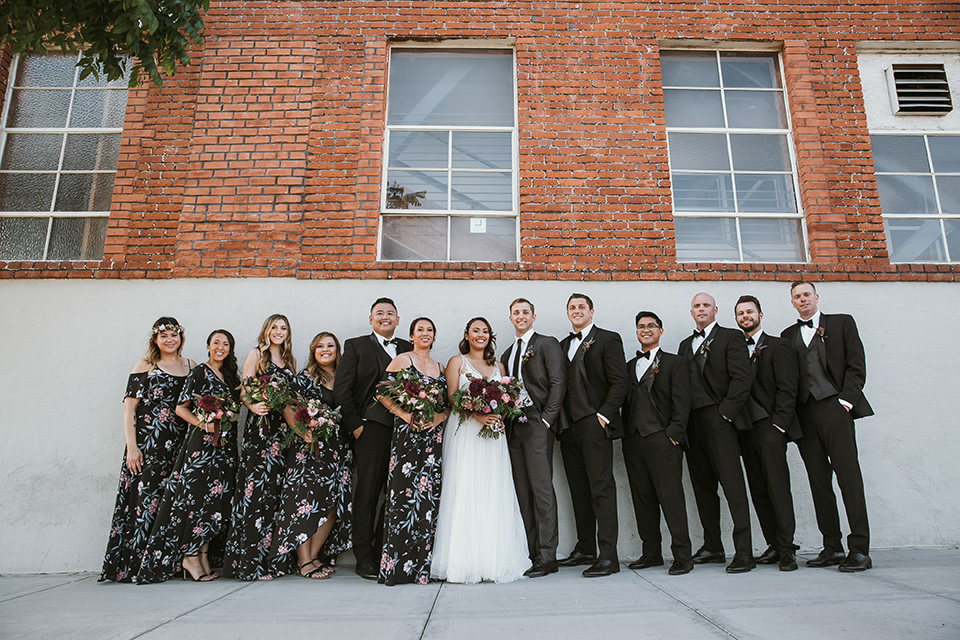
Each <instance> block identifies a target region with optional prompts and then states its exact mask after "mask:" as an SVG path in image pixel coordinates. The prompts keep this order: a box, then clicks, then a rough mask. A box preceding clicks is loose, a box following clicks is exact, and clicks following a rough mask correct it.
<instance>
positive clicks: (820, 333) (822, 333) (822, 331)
mask: <svg viewBox="0 0 960 640" xmlns="http://www.w3.org/2000/svg"><path fill="white" fill-rule="evenodd" d="M817 335H818V336H820V339H821V340H823V341H824V342H826V341H827V332H826V330H825V329H824V328H823V327H817Z"/></svg>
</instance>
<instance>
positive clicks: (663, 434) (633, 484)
mask: <svg viewBox="0 0 960 640" xmlns="http://www.w3.org/2000/svg"><path fill="white" fill-rule="evenodd" d="M636 324H637V340H638V341H639V342H640V346H641V347H642V349H641V350H640V351H637V357H635V358H634V359H632V360H631V361H630V362H628V363H627V375H628V376H629V377H630V386H629V389H628V391H627V397H626V399H625V400H624V402H623V430H624V433H623V461H624V464H625V465H626V467H627V479H628V480H629V481H630V494H631V496H632V497H633V510H634V514H635V515H636V518H637V531H638V532H639V533H640V539H641V540H642V541H643V553H642V555H641V556H640V558H639V559H637V560H635V561H634V562H631V563H630V564H629V565H628V566H629V568H630V569H634V570H636V569H646V568H647V567H659V566H662V565H663V552H662V549H661V536H660V510H661V509H662V510H663V517H664V519H665V520H666V521H667V528H668V529H670V537H671V544H670V548H671V550H672V551H673V563H672V564H671V565H670V569H669V574H670V575H672V576H676V575H682V574H685V573H690V571H691V570H692V569H693V560H692V559H691V545H690V530H689V528H688V527H687V506H686V501H685V500H684V497H683V485H682V476H683V452H682V447H683V446H685V445H686V442H687V418H688V417H689V415H690V369H689V365H688V363H687V362H686V361H685V360H683V359H682V358H680V357H678V356H675V355H673V354H672V353H667V352H666V351H663V350H662V349H661V348H660V337H661V336H662V335H663V322H661V320H660V317H659V316H658V315H657V314H655V313H653V312H652V311H641V312H640V313H638V314H637V317H636Z"/></svg>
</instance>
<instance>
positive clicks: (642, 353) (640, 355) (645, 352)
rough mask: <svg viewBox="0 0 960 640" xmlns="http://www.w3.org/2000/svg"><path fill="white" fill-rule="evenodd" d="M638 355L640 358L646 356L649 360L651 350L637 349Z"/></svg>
mask: <svg viewBox="0 0 960 640" xmlns="http://www.w3.org/2000/svg"><path fill="white" fill-rule="evenodd" d="M637 357H638V358H646V359H647V360H649V359H650V352H649V351H637Z"/></svg>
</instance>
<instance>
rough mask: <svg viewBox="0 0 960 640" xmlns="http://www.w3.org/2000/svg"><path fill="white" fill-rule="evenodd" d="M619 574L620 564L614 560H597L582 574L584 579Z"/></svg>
mask: <svg viewBox="0 0 960 640" xmlns="http://www.w3.org/2000/svg"><path fill="white" fill-rule="evenodd" d="M619 572H620V563H619V562H616V561H614V560H597V561H596V562H594V563H593V564H592V565H590V567H589V568H588V569H586V570H585V571H584V572H583V577H584V578H602V577H603V576H609V575H613V574H614V573H619Z"/></svg>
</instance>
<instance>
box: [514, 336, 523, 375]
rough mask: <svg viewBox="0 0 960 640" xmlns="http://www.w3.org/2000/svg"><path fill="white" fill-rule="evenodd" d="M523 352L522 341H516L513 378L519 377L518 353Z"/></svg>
mask: <svg viewBox="0 0 960 640" xmlns="http://www.w3.org/2000/svg"><path fill="white" fill-rule="evenodd" d="M522 351H523V340H517V353H516V354H514V356H513V377H514V378H519V377H520V353H521V352H522Z"/></svg>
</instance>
